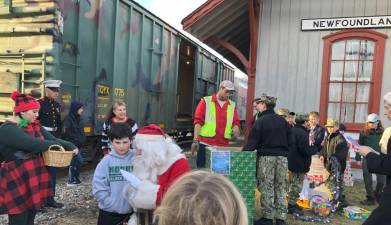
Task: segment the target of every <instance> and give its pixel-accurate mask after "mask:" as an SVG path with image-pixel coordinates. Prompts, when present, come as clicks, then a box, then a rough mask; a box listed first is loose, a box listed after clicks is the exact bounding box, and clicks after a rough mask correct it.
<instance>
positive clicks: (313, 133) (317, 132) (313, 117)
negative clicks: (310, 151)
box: [308, 111, 326, 152]
mask: <svg viewBox="0 0 391 225" xmlns="http://www.w3.org/2000/svg"><path fill="white" fill-rule="evenodd" d="M308 122H309V130H310V134H309V136H310V137H309V138H310V143H311V144H313V145H315V146H316V147H317V148H318V152H320V151H321V150H322V145H323V143H324V142H323V141H324V140H325V134H326V129H325V128H324V127H322V126H320V125H319V113H318V112H315V111H312V112H310V115H309V121H308Z"/></svg>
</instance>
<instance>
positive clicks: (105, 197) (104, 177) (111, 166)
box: [92, 123, 134, 225]
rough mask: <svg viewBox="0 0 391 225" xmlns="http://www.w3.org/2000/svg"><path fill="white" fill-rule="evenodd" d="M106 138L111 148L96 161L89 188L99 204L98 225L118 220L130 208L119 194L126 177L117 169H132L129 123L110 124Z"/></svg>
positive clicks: (108, 224) (113, 222) (126, 215)
mask: <svg viewBox="0 0 391 225" xmlns="http://www.w3.org/2000/svg"><path fill="white" fill-rule="evenodd" d="M109 138H110V141H111V143H112V145H111V146H112V149H111V151H110V153H109V154H108V155H106V156H105V157H104V158H103V159H102V160H101V161H100V162H99V164H98V166H97V167H96V169H95V173H94V178H93V180H92V191H93V194H94V196H95V198H96V200H97V201H98V206H99V217H98V223H97V224H98V225H112V224H121V223H122V222H123V221H125V220H127V218H128V216H129V215H130V214H131V212H132V211H133V210H132V207H131V206H130V204H129V202H128V201H127V200H126V198H124V197H123V195H122V192H123V191H122V190H123V187H124V186H125V184H126V183H127V181H126V180H125V179H124V178H123V177H122V175H121V172H120V170H121V169H122V170H125V171H128V172H132V171H133V166H132V159H133V156H134V151H133V150H131V149H130V146H131V140H132V132H131V128H130V126H129V125H128V124H126V123H115V124H112V127H111V130H110V133H109Z"/></svg>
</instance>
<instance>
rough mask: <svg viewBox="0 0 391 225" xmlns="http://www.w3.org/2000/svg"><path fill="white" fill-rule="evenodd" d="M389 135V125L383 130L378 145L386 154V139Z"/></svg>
mask: <svg viewBox="0 0 391 225" xmlns="http://www.w3.org/2000/svg"><path fill="white" fill-rule="evenodd" d="M390 137H391V127H388V128H387V129H385V130H384V132H383V135H382V137H381V139H380V142H379V145H380V148H381V152H382V153H384V154H387V147H388V140H389V139H390Z"/></svg>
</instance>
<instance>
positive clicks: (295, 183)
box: [288, 173, 305, 205]
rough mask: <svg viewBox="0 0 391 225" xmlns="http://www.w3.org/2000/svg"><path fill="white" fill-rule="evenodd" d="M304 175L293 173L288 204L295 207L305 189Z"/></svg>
mask: <svg viewBox="0 0 391 225" xmlns="http://www.w3.org/2000/svg"><path fill="white" fill-rule="evenodd" d="M304 175H305V174H304V173H291V181H290V188H289V194H288V204H289V205H295V204H296V201H297V199H298V198H299V195H300V192H301V189H302V188H303V181H304Z"/></svg>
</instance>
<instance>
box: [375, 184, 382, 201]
mask: <svg viewBox="0 0 391 225" xmlns="http://www.w3.org/2000/svg"><path fill="white" fill-rule="evenodd" d="M383 186H384V185H376V189H375V192H374V195H375V200H376V202H377V203H380V199H381V195H382V193H383Z"/></svg>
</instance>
